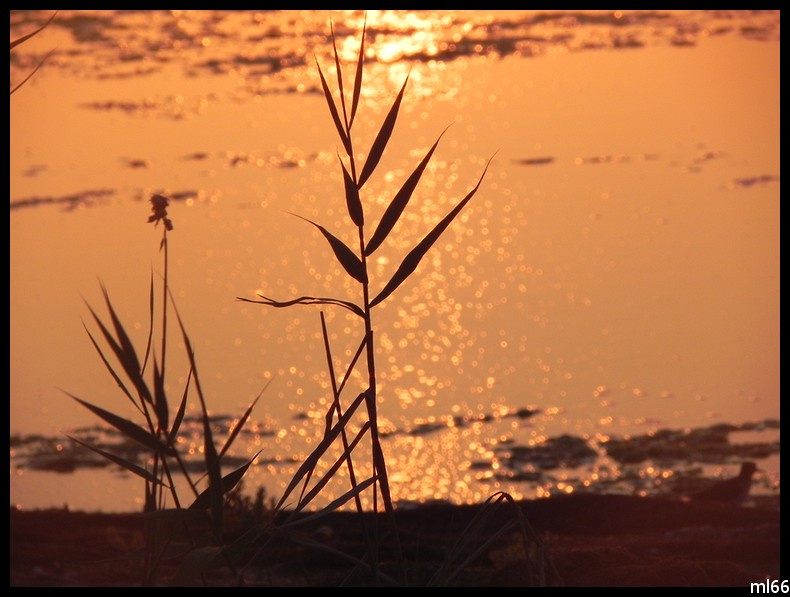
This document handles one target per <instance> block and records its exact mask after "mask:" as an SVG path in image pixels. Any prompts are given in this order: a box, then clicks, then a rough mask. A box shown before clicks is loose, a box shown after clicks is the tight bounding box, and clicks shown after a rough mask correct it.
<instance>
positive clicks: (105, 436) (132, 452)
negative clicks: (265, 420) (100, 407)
mask: <svg viewBox="0 0 790 597" xmlns="http://www.w3.org/2000/svg"><path fill="white" fill-rule="evenodd" d="M237 420H238V419H237V418H235V417H232V416H230V415H224V414H223V415H214V416H211V418H210V424H211V428H212V432H213V434H214V436H215V437H217V438H222V437H224V436H226V435H227V434H229V433H230V432H231V430H232V429H233V427H234V425H235V424H236V421H237ZM181 429H182V431H183V433H184V437H192V436H193V437H198V436H200V435H201V434H202V429H203V417H202V415H186V416H185V417H184V420H183V422H182V424H181ZM69 435H71V436H72V437H74V438H75V439H78V440H80V441H82V442H85V443H89V444H90V445H92V446H94V447H96V448H99V449H100V450H104V451H106V452H111V453H112V454H115V455H116V456H119V457H120V458H123V459H124V460H128V461H130V462H133V463H136V464H138V465H139V466H144V465H145V460H146V459H147V458H148V456H149V455H150V451H149V450H148V448H146V447H144V446H142V445H141V444H139V443H137V442H135V441H133V440H131V439H129V438H128V437H126V436H125V435H123V434H122V433H120V432H119V431H118V430H116V429H114V428H110V427H107V428H105V427H101V426H97V425H91V426H85V427H79V428H77V429H74V430H72V431H71V432H70V433H69ZM239 435H240V436H242V437H246V438H247V439H248V440H250V441H255V440H256V439H259V438H260V437H264V436H273V435H274V430H272V429H271V428H269V427H268V426H266V425H264V424H262V423H259V422H248V424H247V425H245V427H244V428H243V429H242V430H241V431H240V432H239ZM201 444H202V442H201ZM10 450H11V467H12V469H15V468H16V469H23V470H35V471H47V472H54V473H73V472H75V471H76V470H78V469H90V468H110V469H117V470H120V471H122V470H123V469H121V468H120V467H118V466H117V465H114V464H113V463H112V462H110V461H109V460H107V459H105V458H102V457H101V456H99V455H98V454H96V453H95V452H93V451H91V450H86V449H85V448H84V447H83V446H80V445H79V444H77V443H76V442H74V441H72V440H71V439H70V438H69V437H67V436H66V435H64V436H62V437H47V436H44V435H41V434H30V435H23V434H13V433H12V434H11V435H10ZM196 451H197V450H196ZM248 460H249V458H248V457H247V456H243V457H242V456H235V455H232V454H225V455H224V456H223V457H222V465H223V466H225V467H228V468H238V467H240V466H242V465H244V464H246V463H247V461H248ZM275 461H276V462H280V461H282V462H290V461H289V460H288V459H282V458H280V459H274V460H273V461H272V462H275ZM265 462H268V461H265ZM185 466H186V467H187V468H188V469H189V470H190V471H195V472H204V471H205V463H204V461H203V460H202V457H200V455H199V454H198V455H197V456H196V457H195V458H194V459H188V460H187V461H186V462H185Z"/></svg>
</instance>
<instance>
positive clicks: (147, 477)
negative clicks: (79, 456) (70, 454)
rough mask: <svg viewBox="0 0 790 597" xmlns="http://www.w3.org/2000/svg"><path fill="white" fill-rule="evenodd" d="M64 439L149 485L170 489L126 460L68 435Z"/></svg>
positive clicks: (158, 479)
mask: <svg viewBox="0 0 790 597" xmlns="http://www.w3.org/2000/svg"><path fill="white" fill-rule="evenodd" d="M66 437H68V438H69V439H70V440H71V441H73V442H76V443H78V444H79V445H81V446H84V447H85V448H88V449H89V450H92V451H93V452H96V453H97V454H98V455H99V456H101V457H102V458H106V459H107V460H109V461H111V462H114V463H115V464H117V465H118V466H120V467H123V468H125V469H126V470H127V471H129V472H131V473H134V474H135V475H137V476H138V477H142V478H143V479H145V480H146V481H149V482H151V483H155V484H157V485H162V486H164V487H168V488H169V487H170V486H169V485H167V484H166V483H164V482H163V481H162V480H161V479H160V478H158V477H156V476H155V475H152V474H151V473H149V472H148V471H147V470H145V469H144V468H142V467H140V466H137V465H136V464H134V463H133V462H129V461H128V460H125V459H123V458H120V457H119V456H116V455H115V454H111V453H110V452H105V451H104V450H102V449H100V448H97V447H95V446H91V445H90V444H88V443H86V442H83V441H81V440H78V439H77V438H76V437H72V436H71V435H69V434H68V433H67V434H66Z"/></svg>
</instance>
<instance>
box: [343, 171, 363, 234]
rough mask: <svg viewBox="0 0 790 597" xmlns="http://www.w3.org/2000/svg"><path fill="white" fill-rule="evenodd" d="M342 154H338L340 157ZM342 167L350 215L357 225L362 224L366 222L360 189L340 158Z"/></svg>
mask: <svg viewBox="0 0 790 597" xmlns="http://www.w3.org/2000/svg"><path fill="white" fill-rule="evenodd" d="M339 157H340V156H338V159H339ZM340 167H341V168H343V184H344V185H345V189H346V205H347V206H348V215H350V216H351V220H352V221H353V222H354V224H356V225H357V226H362V225H363V224H364V223H365V216H364V214H363V213H362V202H361V201H360V200H359V189H358V188H357V185H356V183H355V182H354V179H352V178H351V175H350V174H349V173H348V170H346V166H345V164H343V160H340Z"/></svg>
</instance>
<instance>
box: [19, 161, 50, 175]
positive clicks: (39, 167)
mask: <svg viewBox="0 0 790 597" xmlns="http://www.w3.org/2000/svg"><path fill="white" fill-rule="evenodd" d="M46 169H47V166H46V164H33V165H32V166H30V167H29V168H28V169H27V170H25V171H24V172H22V175H23V176H30V177H33V176H38V175H39V174H41V173H42V172H44V171H46Z"/></svg>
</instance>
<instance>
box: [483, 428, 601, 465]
mask: <svg viewBox="0 0 790 597" xmlns="http://www.w3.org/2000/svg"><path fill="white" fill-rule="evenodd" d="M499 452H500V455H501V457H502V459H503V460H504V461H505V462H506V464H507V466H509V467H510V468H511V469H513V470H515V471H517V472H522V473H523V471H519V469H520V468H521V466H522V465H523V464H529V465H530V466H532V467H534V468H538V469H543V470H551V469H557V468H575V467H577V466H579V465H581V464H585V463H589V462H592V461H593V460H595V459H596V458H597V457H598V453H597V452H596V451H595V450H594V449H593V448H592V447H590V443H589V441H588V440H585V439H582V438H580V437H576V436H574V435H568V434H563V435H560V436H559V437H553V438H549V439H547V440H546V441H545V442H543V443H540V444H536V445H534V446H518V445H516V446H509V447H506V448H504V449H502V450H499Z"/></svg>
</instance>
